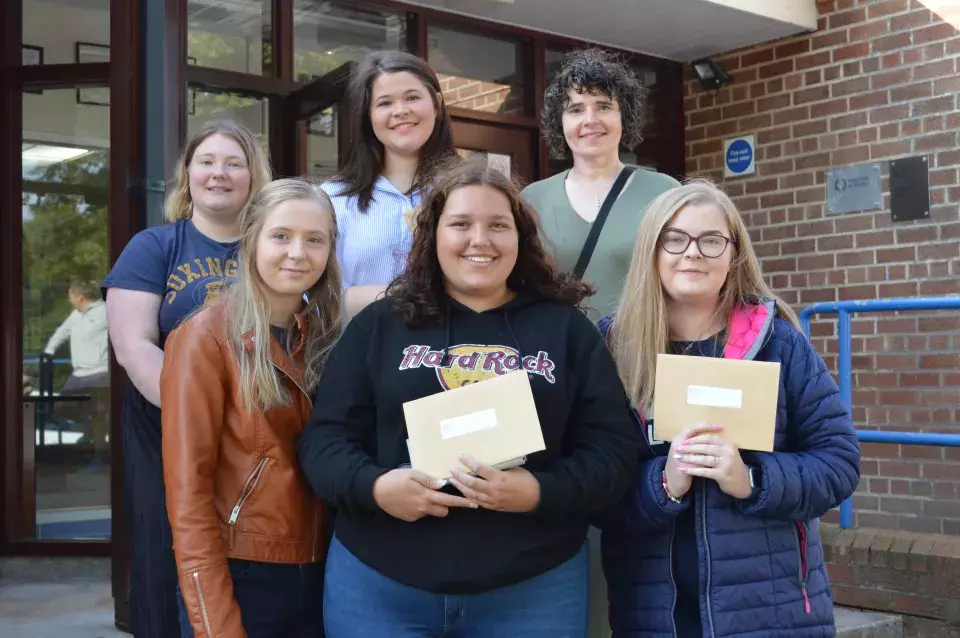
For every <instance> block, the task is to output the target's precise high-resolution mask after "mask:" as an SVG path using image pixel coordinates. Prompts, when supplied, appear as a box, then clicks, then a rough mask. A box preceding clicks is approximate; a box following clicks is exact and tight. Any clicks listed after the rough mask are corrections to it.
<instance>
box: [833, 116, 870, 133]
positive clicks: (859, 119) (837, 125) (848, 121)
mask: <svg viewBox="0 0 960 638" xmlns="http://www.w3.org/2000/svg"><path fill="white" fill-rule="evenodd" d="M866 123H867V114H866V113H865V112H863V111H859V112H857V113H850V114H849V115H841V116H839V117H834V118H830V130H831V131H840V130H843V129H847V128H855V127H857V126H863V125H864V124H866Z"/></svg>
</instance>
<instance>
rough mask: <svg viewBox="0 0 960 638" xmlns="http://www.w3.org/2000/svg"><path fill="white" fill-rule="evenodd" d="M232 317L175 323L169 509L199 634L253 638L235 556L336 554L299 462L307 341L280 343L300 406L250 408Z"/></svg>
mask: <svg viewBox="0 0 960 638" xmlns="http://www.w3.org/2000/svg"><path fill="white" fill-rule="evenodd" d="M223 316H224V310H223V306H222V304H217V305H214V306H212V307H210V308H207V309H205V310H203V311H201V312H200V313H198V314H197V315H196V316H194V317H192V318H191V319H190V320H188V321H187V322H185V323H184V324H183V325H182V326H180V327H179V328H178V329H177V330H175V331H174V332H173V333H172V334H171V335H170V337H169V338H168V340H167V343H166V348H165V349H164V355H163V372H162V373H161V375H160V402H161V405H162V408H163V410H162V418H163V421H162V425H163V478H164V483H165V486H166V492H167V510H168V513H169V516H170V525H171V527H172V528H173V546H174V552H175V554H176V559H177V570H178V572H179V575H180V588H181V589H182V591H183V599H184V602H185V603H186V607H187V611H188V612H189V615H190V622H191V623H192V624H193V629H194V632H195V634H196V636H197V638H204V637H213V636H228V637H229V638H237V637H244V636H246V632H245V631H244V629H243V625H242V624H241V622H240V608H239V607H238V605H237V601H236V599H235V598H234V595H233V580H232V579H231V577H230V572H229V570H228V567H227V558H242V559H246V560H252V561H260V562H267V563H293V564H302V563H309V562H314V561H318V560H323V558H324V556H325V555H326V542H325V539H326V536H325V534H324V533H323V510H322V504H321V502H320V501H319V500H318V499H317V498H316V497H315V496H314V495H313V492H312V491H311V490H310V488H309V486H308V485H307V484H306V482H305V481H304V479H303V477H302V475H301V472H300V466H299V463H298V461H297V439H298V438H299V436H300V432H301V431H302V430H303V427H304V425H305V424H306V422H307V419H308V418H309V416H310V410H311V401H310V398H309V396H308V395H307V393H306V392H305V391H304V390H303V389H302V388H303V374H302V366H303V360H302V357H301V356H299V352H298V350H299V348H298V349H297V350H295V351H294V353H293V355H292V356H288V355H287V354H286V353H285V352H284V349H283V347H282V346H281V345H280V344H279V343H278V342H277V341H276V339H272V340H271V350H270V354H271V358H272V360H273V363H274V366H275V367H276V369H277V370H279V371H280V372H281V373H282V376H283V378H285V379H286V382H287V383H286V385H287V390H288V391H289V393H290V397H291V401H290V405H289V406H288V407H281V408H275V409H272V410H269V411H267V412H265V413H264V412H257V413H255V414H252V415H251V414H249V413H246V412H245V411H244V410H243V408H242V407H241V404H240V403H239V401H238V394H239V388H240V378H239V372H240V371H239V367H238V365H237V360H236V357H235V356H234V354H233V351H232V350H231V349H230V345H229V343H228V342H227V340H226V332H225V328H224V322H223ZM298 319H299V318H298ZM247 339H248V344H247V346H248V347H250V348H252V347H253V344H252V338H251V337H249V336H248V337H247ZM316 604H318V605H319V604H320V601H319V600H318V601H317V602H316Z"/></svg>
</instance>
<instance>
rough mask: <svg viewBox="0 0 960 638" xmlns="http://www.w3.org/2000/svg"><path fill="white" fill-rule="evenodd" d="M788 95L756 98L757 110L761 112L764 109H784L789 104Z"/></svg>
mask: <svg viewBox="0 0 960 638" xmlns="http://www.w3.org/2000/svg"><path fill="white" fill-rule="evenodd" d="M790 103H791V102H790V96H789V95H786V94H781V95H773V96H770V97H765V98H761V99H760V100H757V111H758V112H760V113H763V112H765V111H774V110H777V109H784V108H787V107H788V106H790Z"/></svg>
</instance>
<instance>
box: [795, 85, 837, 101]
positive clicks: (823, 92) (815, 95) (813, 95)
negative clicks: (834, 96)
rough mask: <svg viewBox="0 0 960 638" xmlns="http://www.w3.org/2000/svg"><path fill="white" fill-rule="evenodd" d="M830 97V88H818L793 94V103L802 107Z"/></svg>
mask: <svg viewBox="0 0 960 638" xmlns="http://www.w3.org/2000/svg"><path fill="white" fill-rule="evenodd" d="M829 97H830V87H829V86H817V87H813V88H811V89H806V90H803V91H797V92H795V93H794V94H793V103H794V104H797V105H800V104H806V103H808V102H819V101H820V100H826V99H827V98H829Z"/></svg>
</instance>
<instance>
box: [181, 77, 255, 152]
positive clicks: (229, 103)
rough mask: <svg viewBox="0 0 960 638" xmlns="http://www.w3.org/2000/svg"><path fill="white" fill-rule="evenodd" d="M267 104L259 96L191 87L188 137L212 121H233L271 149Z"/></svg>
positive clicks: (188, 110) (188, 91) (188, 96)
mask: <svg viewBox="0 0 960 638" xmlns="http://www.w3.org/2000/svg"><path fill="white" fill-rule="evenodd" d="M267 105H268V103H267V101H266V100H264V99H261V98H258V97H249V96H246V95H241V94H239V93H230V92H227V91H207V90H204V88H203V87H195V86H191V87H189V89H188V90H187V138H189V137H190V136H191V135H193V134H194V133H196V132H197V131H198V130H200V127H202V126H203V125H204V123H205V122H208V121H209V120H217V119H229V120H234V121H236V122H240V123H241V124H243V125H244V126H246V127H247V128H249V129H250V130H251V131H252V132H253V133H254V135H256V137H257V139H259V140H260V143H261V144H262V145H263V147H264V148H265V149H267V148H269V147H268V145H267V125H268V122H269V120H268V119H267V118H268V106H267Z"/></svg>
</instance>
